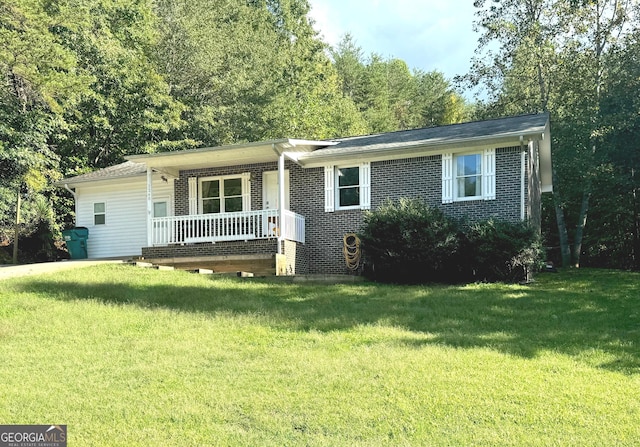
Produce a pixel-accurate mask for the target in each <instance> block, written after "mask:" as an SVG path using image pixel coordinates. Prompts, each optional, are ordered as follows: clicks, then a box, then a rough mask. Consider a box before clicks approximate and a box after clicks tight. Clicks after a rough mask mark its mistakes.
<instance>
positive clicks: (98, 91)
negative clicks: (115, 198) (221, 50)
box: [53, 0, 188, 174]
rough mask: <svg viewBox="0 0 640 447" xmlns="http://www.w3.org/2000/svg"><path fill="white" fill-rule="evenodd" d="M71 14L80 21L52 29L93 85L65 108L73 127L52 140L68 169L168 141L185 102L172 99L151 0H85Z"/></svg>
mask: <svg viewBox="0 0 640 447" xmlns="http://www.w3.org/2000/svg"><path fill="white" fill-rule="evenodd" d="M73 15H74V19H75V21H76V26H74V27H73V28H69V27H64V28H60V27H56V28H54V30H53V31H54V32H55V34H56V37H57V39H58V40H59V42H60V44H61V45H64V47H65V48H66V49H67V51H70V52H72V53H73V54H74V55H75V58H76V60H77V64H76V65H77V70H79V71H81V72H82V73H84V74H85V75H86V76H88V77H90V78H91V80H92V82H91V83H90V85H89V89H88V90H87V91H86V92H85V94H84V95H83V96H82V97H81V99H80V101H79V103H78V104H77V106H76V107H74V108H73V109H72V110H67V113H66V114H65V120H66V122H67V123H68V128H67V129H66V132H64V134H62V135H60V138H58V139H57V140H56V142H55V143H56V148H57V149H56V150H57V153H58V154H60V155H61V156H62V157H63V165H64V166H63V170H64V171H65V173H67V174H68V173H77V172H82V171H83V170H86V169H87V168H89V169H91V168H95V167H105V166H108V165H111V164H113V163H117V162H120V161H121V160H122V158H123V156H124V155H127V154H135V153H145V152H153V151H156V150H158V148H162V147H164V146H166V145H167V140H169V139H170V134H171V132H173V131H175V130H176V129H178V128H180V127H181V126H182V125H183V122H182V120H181V116H180V114H181V113H182V111H183V109H184V107H183V106H182V105H181V104H180V103H179V101H176V100H175V99H174V98H172V97H171V95H170V91H169V86H168V85H167V83H166V81H165V79H164V78H163V77H162V75H161V74H160V73H159V71H158V70H157V68H156V66H155V61H154V59H153V58H154V57H155V56H154V55H153V54H154V49H155V45H156V40H157V36H156V28H155V19H154V15H153V11H152V9H151V2H150V1H137V0H82V1H79V2H78V3H76V4H75V5H74V8H73ZM187 145H188V143H187Z"/></svg>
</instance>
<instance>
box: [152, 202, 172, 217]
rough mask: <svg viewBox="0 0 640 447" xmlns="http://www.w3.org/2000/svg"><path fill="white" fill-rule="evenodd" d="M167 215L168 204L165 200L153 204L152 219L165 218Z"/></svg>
mask: <svg viewBox="0 0 640 447" xmlns="http://www.w3.org/2000/svg"><path fill="white" fill-rule="evenodd" d="M168 215H169V203H168V202H167V201H166V200H160V201H156V202H153V217H167V216H168Z"/></svg>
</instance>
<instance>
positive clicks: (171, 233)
mask: <svg viewBox="0 0 640 447" xmlns="http://www.w3.org/2000/svg"><path fill="white" fill-rule="evenodd" d="M149 228H150V231H149V246H155V245H168V244H185V243H193V242H220V241H246V240H249V239H272V238H277V239H278V241H279V242H280V241H282V240H284V239H289V240H292V241H296V242H302V243H304V242H305V220H304V217H303V216H300V215H299V214H296V213H293V212H291V211H289V210H283V209H270V210H258V211H246V212H239V213H223V214H196V215H187V216H169V217H156V218H151V219H149Z"/></svg>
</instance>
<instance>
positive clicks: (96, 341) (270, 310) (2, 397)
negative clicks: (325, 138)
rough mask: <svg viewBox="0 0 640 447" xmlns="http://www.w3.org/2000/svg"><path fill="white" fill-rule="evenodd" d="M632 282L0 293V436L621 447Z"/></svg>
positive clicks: (631, 381) (636, 309)
mask: <svg viewBox="0 0 640 447" xmlns="http://www.w3.org/2000/svg"><path fill="white" fill-rule="evenodd" d="M639 342H640V275H639V274H632V273H622V272H613V271H601V270H580V271H568V272H561V273H559V274H546V275H539V276H538V277H537V282H536V283H534V284H533V285H530V286H515V285H487V284H476V285H469V286H453V287H445V286H411V287H400V286H385V285H376V284H368V283H364V284H358V285H310V284H304V285H296V284H282V283H277V284H275V283H269V282H267V281H260V280H257V281H239V280H235V279H215V278H211V277H208V276H197V275H192V274H188V273H183V272H159V271H155V270H146V269H139V268H135V267H129V266H102V267H90V268H84V269H79V270H75V271H66V272H61V273H56V274H51V275H43V276H40V277H25V278H16V279H13V280H9V281H4V282H3V283H2V284H1V285H0V347H1V349H2V357H1V358H0V423H2V424H66V425H67V426H68V432H69V445H70V446H74V447H75V446H127V447H130V446H200V445H216V446H217V445H221V446H228V445H231V446H233V445H238V446H245V445H250V446H285V445H291V446H298V445H310V446H316V445H326V446H380V445H390V446H391V445H393V446H397V445H420V446H492V445H495V446H528V445H538V446H636V445H638V443H639V442H640V422H639V421H640V346H639Z"/></svg>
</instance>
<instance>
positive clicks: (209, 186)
mask: <svg viewBox="0 0 640 447" xmlns="http://www.w3.org/2000/svg"><path fill="white" fill-rule="evenodd" d="M237 211H243V190H242V177H232V176H228V177H227V176H225V177H206V178H202V179H200V212H201V213H202V214H210V213H233V212H237Z"/></svg>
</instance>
